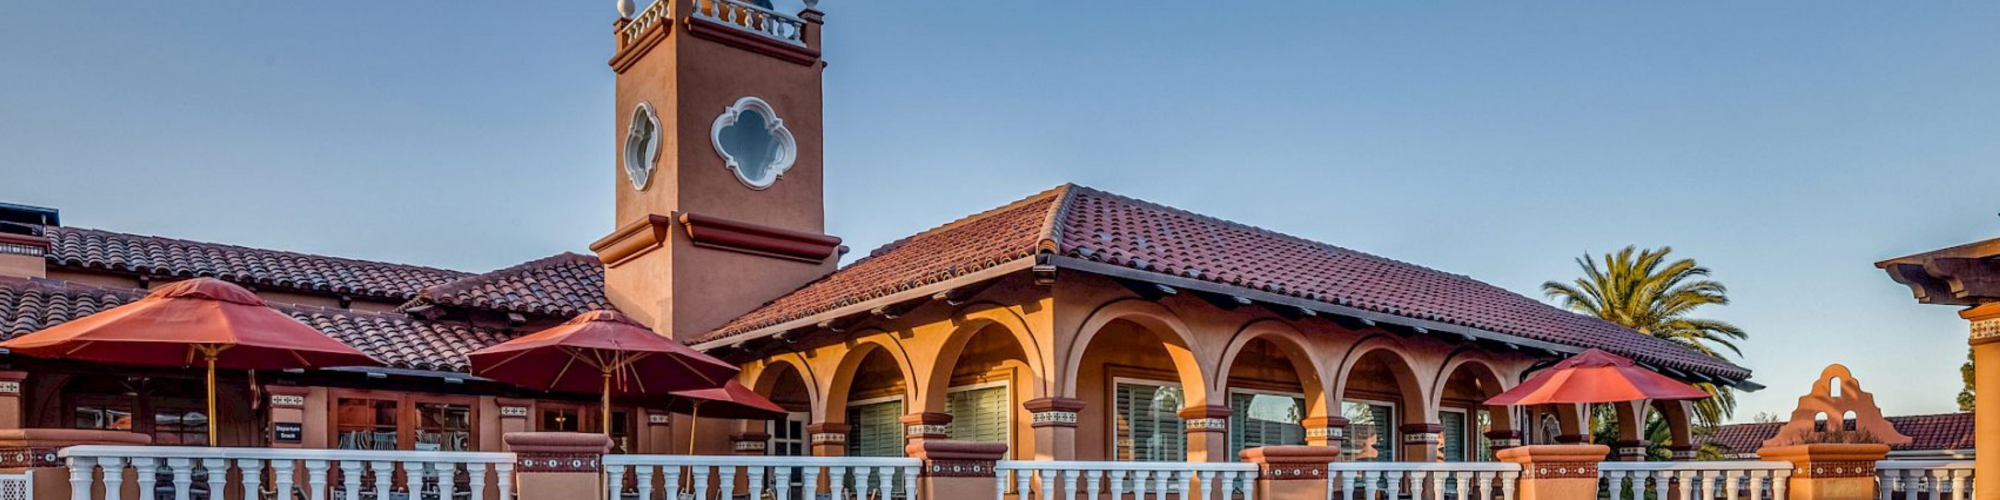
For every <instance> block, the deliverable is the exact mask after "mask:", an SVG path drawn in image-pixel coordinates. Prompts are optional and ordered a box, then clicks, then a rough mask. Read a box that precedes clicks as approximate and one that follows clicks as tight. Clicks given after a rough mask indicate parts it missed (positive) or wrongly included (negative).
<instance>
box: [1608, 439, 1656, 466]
mask: <svg viewBox="0 0 2000 500" xmlns="http://www.w3.org/2000/svg"><path fill="white" fill-rule="evenodd" d="M1613 444H1616V445H1618V448H1617V449H1616V450H1613V451H1614V452H1615V453H1616V454H1617V456H1618V459H1619V460H1623V461H1631V462H1643V461H1645V460H1646V458H1647V455H1649V454H1650V452H1651V451H1652V447H1653V442H1652V441H1647V440H1644V439H1621V440H1618V442H1617V443H1613Z"/></svg>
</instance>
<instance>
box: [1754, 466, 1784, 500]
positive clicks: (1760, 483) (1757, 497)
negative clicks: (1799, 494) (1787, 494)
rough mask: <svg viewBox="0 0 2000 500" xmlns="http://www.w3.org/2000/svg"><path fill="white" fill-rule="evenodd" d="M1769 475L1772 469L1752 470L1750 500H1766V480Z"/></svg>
mask: <svg viewBox="0 0 2000 500" xmlns="http://www.w3.org/2000/svg"><path fill="white" fill-rule="evenodd" d="M1769 477H1771V471H1767V470H1760V471H1751V472H1750V500H1764V480H1765V479H1766V478H1769ZM1773 500H1784V499H1773Z"/></svg>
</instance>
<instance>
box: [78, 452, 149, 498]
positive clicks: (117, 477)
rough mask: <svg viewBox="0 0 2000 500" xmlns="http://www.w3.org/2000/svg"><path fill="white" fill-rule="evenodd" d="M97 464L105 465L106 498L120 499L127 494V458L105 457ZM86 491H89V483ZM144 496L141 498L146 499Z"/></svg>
mask: <svg viewBox="0 0 2000 500" xmlns="http://www.w3.org/2000/svg"><path fill="white" fill-rule="evenodd" d="M97 464H98V465H99V466H102V467H104V500H119V497H121V496H124V494H125V459H123V458H119V457H104V458H101V459H98V460H97ZM85 491H86V492H88V491H89V490H88V486H87V485H86V489H85ZM143 497H144V495H141V498H140V499H139V500H144V498H143Z"/></svg>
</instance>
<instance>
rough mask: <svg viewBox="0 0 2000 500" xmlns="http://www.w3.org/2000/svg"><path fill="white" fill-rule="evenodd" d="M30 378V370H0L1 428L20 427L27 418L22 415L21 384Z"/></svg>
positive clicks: (23, 411)
mask: <svg viewBox="0 0 2000 500" xmlns="http://www.w3.org/2000/svg"><path fill="white" fill-rule="evenodd" d="M26 380H28V372H23V371H14V370H7V371H0V429H19V428H21V424H22V422H23V421H24V420H25V419H23V418H21V415H23V414H24V413H25V410H23V409H22V408H21V384H22V382H24V381H26Z"/></svg>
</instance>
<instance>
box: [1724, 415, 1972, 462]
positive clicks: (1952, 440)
mask: <svg viewBox="0 0 2000 500" xmlns="http://www.w3.org/2000/svg"><path fill="white" fill-rule="evenodd" d="M1972 415H1973V414H1972V413H1944V414H1938V415H1907V416H1901V417H1885V418H1886V419H1887V420H1889V425H1893V426H1895V427H1896V431H1897V432H1901V433H1903V434H1904V435H1906V436H1910V438H1911V439H1912V440H1913V441H1911V442H1910V444H1903V445H1896V446H1892V447H1890V449H1891V450H1893V451H1936V450H1971V449H1972V441H1973V438H1974V437H1975V436H1976V434H1974V433H1973V418H1972ZM1784 426H1785V423H1784V422H1769V423H1752V424H1729V425H1723V426H1717V427H1716V428H1715V432H1713V433H1710V434H1709V435H1708V436H1705V437H1703V438H1702V442H1704V443H1713V444H1715V445H1717V446H1720V447H1722V449H1724V450H1727V451H1725V453H1730V454H1738V453H1756V452H1757V449H1758V448H1762V447H1763V446H1764V441H1767V440H1770V439H1771V438H1772V437H1776V436H1777V435H1778V429H1779V428H1780V427H1784Z"/></svg>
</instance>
